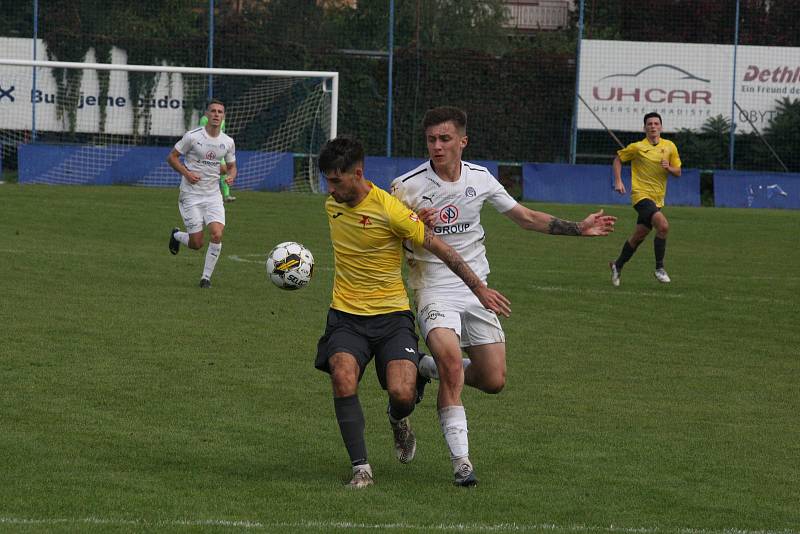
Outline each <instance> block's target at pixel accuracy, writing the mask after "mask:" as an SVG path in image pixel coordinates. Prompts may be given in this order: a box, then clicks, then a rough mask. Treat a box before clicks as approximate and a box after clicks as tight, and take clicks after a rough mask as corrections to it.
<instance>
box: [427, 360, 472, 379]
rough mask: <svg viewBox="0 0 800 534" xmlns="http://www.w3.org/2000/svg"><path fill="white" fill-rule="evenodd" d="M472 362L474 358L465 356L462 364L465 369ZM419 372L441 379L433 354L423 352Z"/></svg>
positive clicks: (428, 376)
mask: <svg viewBox="0 0 800 534" xmlns="http://www.w3.org/2000/svg"><path fill="white" fill-rule="evenodd" d="M471 363H472V360H470V359H469V358H464V359H462V360H461V364H462V365H463V366H464V370H465V371H466V370H467V367H469V365H470V364H471ZM419 374H421V375H422V376H424V377H425V378H433V379H434V380H439V370H438V369H437V368H436V360H434V359H433V356H429V355H427V354H423V356H422V358H420V359H419Z"/></svg>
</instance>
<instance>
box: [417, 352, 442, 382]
mask: <svg viewBox="0 0 800 534" xmlns="http://www.w3.org/2000/svg"><path fill="white" fill-rule="evenodd" d="M419 374H421V375H422V376H424V377H425V378H434V379H436V380H439V371H438V370H437V369H436V360H434V359H433V357H432V356H428V355H427V354H425V355H423V356H422V358H420V359H419Z"/></svg>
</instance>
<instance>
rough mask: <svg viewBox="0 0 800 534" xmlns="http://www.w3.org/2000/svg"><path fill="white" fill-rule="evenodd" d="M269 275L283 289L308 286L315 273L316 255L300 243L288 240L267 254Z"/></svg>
mask: <svg viewBox="0 0 800 534" xmlns="http://www.w3.org/2000/svg"><path fill="white" fill-rule="evenodd" d="M266 267H267V276H268V277H269V279H270V280H271V281H272V283H273V284H275V285H276V286H278V287H279V288H281V289H288V290H293V289H301V288H303V287H306V286H307V285H308V283H309V282H310V281H311V276H312V275H313V274H314V256H312V255H311V251H310V250H308V249H307V248H306V247H304V246H303V245H301V244H300V243H295V242H294V241H286V242H284V243H279V244H277V245H275V248H273V249H272V250H270V251H269V254H267V264H266Z"/></svg>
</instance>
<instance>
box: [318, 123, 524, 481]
mask: <svg viewBox="0 0 800 534" xmlns="http://www.w3.org/2000/svg"><path fill="white" fill-rule="evenodd" d="M319 169H320V171H321V172H322V173H323V174H324V175H325V183H326V184H327V186H328V192H329V193H330V197H329V198H328V199H327V201H326V203H325V210H326V212H327V214H328V224H329V227H330V235H331V242H332V244H333V253H334V261H335V273H334V280H333V298H332V302H331V305H330V309H329V310H328V318H327V324H326V326H325V333H324V334H323V336H322V337H321V338H320V340H319V343H318V345H317V357H316V361H315V367H316V368H317V369H319V370H321V371H324V372H326V373H328V374H330V379H331V384H332V386H333V404H334V411H335V413H336V420H337V422H338V425H339V430H340V432H341V435H342V439H343V440H344V445H345V448H346V449H347V452H348V455H349V456H350V462H351V464H352V469H353V473H352V479H351V480H350V482H349V483H348V486H349V487H350V488H364V487H366V486H369V485H371V484H372V483H373V478H372V467H371V466H370V465H369V462H368V461H367V447H366V443H365V440H364V414H363V412H362V409H361V403H360V402H359V399H358V384H359V381H360V380H361V377H362V375H363V374H364V370H365V369H366V367H367V365H368V364H369V362H370V361H371V360H372V359H373V358H375V370H376V373H377V375H378V381H379V382H380V384H381V387H382V388H383V389H384V390H386V392H387V393H388V395H389V407H388V414H389V423H390V424H391V427H392V431H393V433H394V444H395V454H396V456H397V459H398V460H400V462H402V463H407V462H410V461H411V460H412V459H413V458H414V454H415V452H416V447H417V444H416V438H415V436H414V432H413V430H412V429H411V424H410V422H409V418H408V416H409V415H410V414H411V412H412V411H413V410H414V406H415V403H416V399H417V391H416V387H417V377H418V371H417V365H418V362H419V354H418V352H417V343H418V338H417V335H416V332H415V327H414V316H413V314H412V313H411V310H410V306H409V300H408V296H407V294H406V290H405V286H404V284H403V278H402V262H403V249H402V244H403V241H404V240H408V241H409V242H411V243H414V244H416V245H420V246H423V247H425V248H426V249H427V250H429V251H430V252H432V253H433V254H435V255H436V256H437V257H439V258H440V259H441V260H442V261H443V262H444V263H445V264H446V265H447V266H448V267H449V268H450V269H451V270H452V271H453V272H455V273H456V274H457V275H458V276H459V277H460V278H461V279H462V280H463V281H464V283H465V284H466V285H467V286H468V287H469V288H470V289H471V290H472V292H473V293H474V294H475V296H476V297H478V299H479V300H480V302H481V304H482V305H483V306H485V307H486V308H488V309H490V310H492V311H493V312H495V313H499V314H502V315H506V316H508V315H509V314H510V313H511V310H510V308H509V302H508V300H507V299H506V298H505V297H504V296H503V295H502V294H500V293H499V292H497V291H495V290H493V289H489V288H488V287H487V286H486V285H485V284H484V283H483V282H482V281H481V279H480V278H479V277H478V276H477V275H476V274H475V273H474V272H473V271H472V269H470V268H469V266H468V265H467V263H466V262H465V261H464V259H463V258H462V257H461V256H460V255H459V254H458V253H457V252H456V251H455V250H453V248H452V247H450V246H449V245H447V244H446V243H445V242H444V241H442V240H440V239H439V238H437V237H436V236H435V235H434V234H433V232H432V231H431V230H430V229H429V228H428V227H426V226H425V225H424V224H423V223H422V222H421V221H420V220H419V218H418V217H417V215H416V214H415V213H414V212H413V211H411V210H410V209H409V208H407V207H406V206H404V205H403V204H402V203H401V202H400V201H399V200H397V199H396V198H394V197H392V196H391V195H390V194H389V193H387V192H386V191H383V190H382V189H379V188H378V187H376V186H375V185H373V184H372V182H370V181H368V180H367V179H366V178H365V177H364V148H363V146H362V145H361V143H360V142H359V141H357V140H356V139H354V138H352V137H347V136H343V137H339V138H336V139H333V140H331V141H328V142H327V143H326V144H325V146H324V147H323V148H322V151H321V152H320V156H319Z"/></svg>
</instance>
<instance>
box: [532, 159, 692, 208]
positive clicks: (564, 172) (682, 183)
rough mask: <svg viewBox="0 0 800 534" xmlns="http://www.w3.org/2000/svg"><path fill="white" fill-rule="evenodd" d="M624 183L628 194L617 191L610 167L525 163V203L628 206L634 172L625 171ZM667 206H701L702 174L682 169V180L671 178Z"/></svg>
mask: <svg viewBox="0 0 800 534" xmlns="http://www.w3.org/2000/svg"><path fill="white" fill-rule="evenodd" d="M622 182H623V183H624V184H625V188H626V189H627V191H628V194H625V195H620V194H618V193H616V192H615V191H614V174H613V171H612V169H611V165H569V164H565V163H525V164H524V165H523V166H522V195H523V198H524V199H525V200H535V201H539V202H559V203H564V204H629V203H630V189H631V170H630V166H629V165H626V166H623V168H622ZM666 204H667V205H668V206H669V205H680V206H699V205H700V171H699V170H697V169H683V171H682V173H681V177H680V178H673V177H670V179H669V183H668V184H667V198H666Z"/></svg>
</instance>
